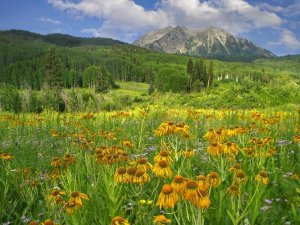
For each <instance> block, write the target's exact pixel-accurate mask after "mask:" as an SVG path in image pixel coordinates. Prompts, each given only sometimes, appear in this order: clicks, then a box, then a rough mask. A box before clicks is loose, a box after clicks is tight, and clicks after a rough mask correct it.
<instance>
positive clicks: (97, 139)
mask: <svg viewBox="0 0 300 225" xmlns="http://www.w3.org/2000/svg"><path fill="white" fill-rule="evenodd" d="M126 85H127V84H121V86H122V89H120V90H119V91H122V92H124V91H126V92H131V91H134V92H135V93H136V92H140V93H141V94H142V93H144V92H145V91H146V90H147V86H146V85H145V87H141V86H140V87H139V88H138V89H135V87H134V86H133V85H128V86H126ZM125 86H126V87H125ZM117 91H118V90H117ZM299 142H300V118H299V112H297V111H289V112H275V111H271V110H265V111H260V112H258V111H255V110H248V111H247V110H246V111H245V110H196V109H193V108H188V107H183V106H182V107H181V108H180V109H169V108H167V107H164V106H163V103H161V104H160V105H153V106H150V107H148V108H140V109H135V110H128V111H115V112H101V113H57V112H52V111H45V112H44V113H42V114H8V113H2V114H1V115H0V165H1V173H0V192H1V193H0V221H1V222H2V224H31V225H33V224H45V225H46V224H47V225H50V224H74V225H76V224H78V225H81V224H90V225H92V224H95V225H96V224H97V225H99V224H100V225H108V224H113V225H117V224H125V225H126V224H127V225H128V224H137V225H139V224H140V225H144V224H146V225H147V224H178V225H184V224H193V225H203V224H211V225H218V224H224V225H227V224H234V225H237V224H251V225H252V224H270V225H271V224H299V223H300V216H299V215H300V210H299V208H300V207H299V206H300V187H299V184H300V181H299V174H300V166H299V157H300V154H299V150H300V145H299Z"/></svg>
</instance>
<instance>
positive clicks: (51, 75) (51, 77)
mask: <svg viewBox="0 0 300 225" xmlns="http://www.w3.org/2000/svg"><path fill="white" fill-rule="evenodd" d="M44 74H45V81H46V84H47V85H48V86H49V87H50V88H58V89H60V88H61V87H62V86H63V77H62V63H61V60H60V58H59V57H58V56H57V54H56V51H55V49H54V48H52V49H50V51H49V52H48V54H47V55H46V58H45V62H44Z"/></svg>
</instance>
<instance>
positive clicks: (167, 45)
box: [134, 26, 275, 58]
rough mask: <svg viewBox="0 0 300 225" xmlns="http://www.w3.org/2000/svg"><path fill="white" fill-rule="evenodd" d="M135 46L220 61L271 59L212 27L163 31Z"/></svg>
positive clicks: (262, 51)
mask: <svg viewBox="0 0 300 225" xmlns="http://www.w3.org/2000/svg"><path fill="white" fill-rule="evenodd" d="M134 44H135V45H138V46H140V47H145V48H148V49H153V50H157V51H161V52H166V53H181V54H189V55H197V56H204V57H215V58H222V57H227V56H234V57H239V56H247V57H254V58H255V57H256V58H266V57H274V56H275V55H274V54H273V53H272V52H270V51H268V50H266V49H262V48H260V47H258V46H256V45H255V44H253V43H252V42H251V41H248V40H247V39H244V38H239V37H236V36H234V35H232V34H230V33H229V32H227V31H225V30H223V29H220V28H215V27H210V28H207V29H205V30H193V29H189V28H186V27H181V26H176V27H174V28H173V27H166V28H163V29H160V30H158V31H152V32H149V33H147V34H146V35H144V36H143V37H141V38H140V39H138V40H137V41H135V42H134Z"/></svg>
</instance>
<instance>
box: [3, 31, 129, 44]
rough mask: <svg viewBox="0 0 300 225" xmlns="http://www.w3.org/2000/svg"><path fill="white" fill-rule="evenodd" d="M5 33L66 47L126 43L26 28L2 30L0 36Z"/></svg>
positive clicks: (25, 39)
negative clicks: (43, 33)
mask: <svg viewBox="0 0 300 225" xmlns="http://www.w3.org/2000/svg"><path fill="white" fill-rule="evenodd" d="M3 35H6V36H7V37H9V36H11V37H14V38H18V39H20V40H24V41H41V42H46V43H50V44H54V45H59V46H64V47H78V46H83V45H95V46H110V45H119V44H125V43H124V42H121V41H118V40H113V39H111V38H82V37H74V36H71V35H68V34H58V33H56V34H47V35H41V34H37V33H32V32H29V31H24V30H8V31H0V36H3Z"/></svg>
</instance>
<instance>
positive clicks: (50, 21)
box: [40, 17, 61, 25]
mask: <svg viewBox="0 0 300 225" xmlns="http://www.w3.org/2000/svg"><path fill="white" fill-rule="evenodd" d="M40 21H42V22H45V23H52V24H54V25H60V24H61V21H59V20H54V19H51V18H45V17H41V18H40Z"/></svg>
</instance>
